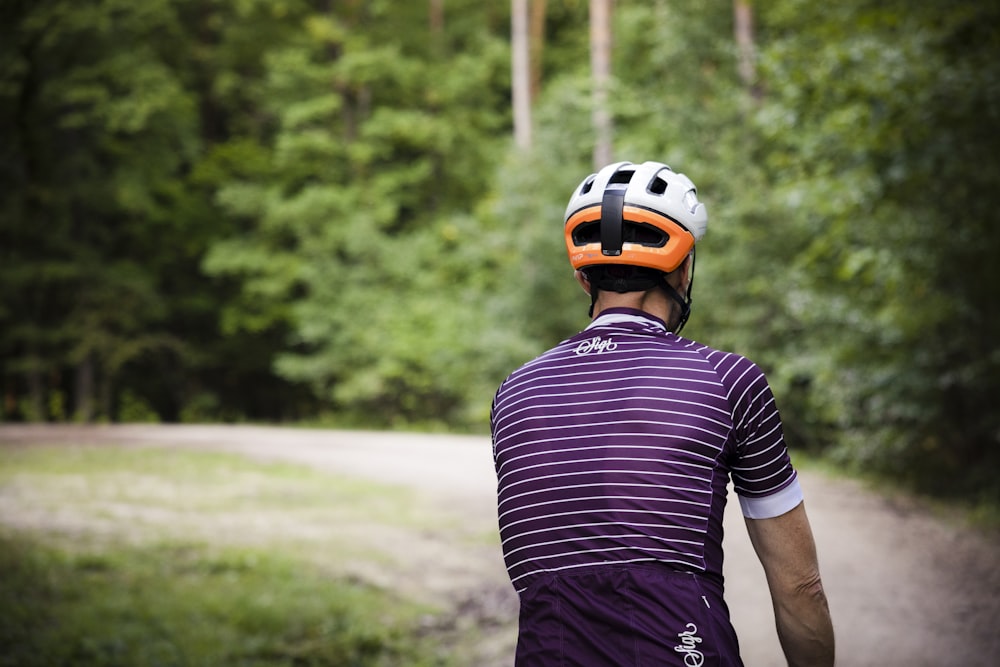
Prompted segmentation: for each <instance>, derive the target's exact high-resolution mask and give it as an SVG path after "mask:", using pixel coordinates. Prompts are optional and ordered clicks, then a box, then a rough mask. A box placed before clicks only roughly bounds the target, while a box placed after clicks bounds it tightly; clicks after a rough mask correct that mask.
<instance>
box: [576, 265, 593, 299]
mask: <svg viewBox="0 0 1000 667" xmlns="http://www.w3.org/2000/svg"><path fill="white" fill-rule="evenodd" d="M573 277H574V278H576V282H578V283H580V287H582V288H583V291H584V292H586V293H587V294H588V295H589V294H590V280H589V279H588V278H587V274H586V273H584V272H583V271H580V270H579V269H577V270H576V271H574V272H573Z"/></svg>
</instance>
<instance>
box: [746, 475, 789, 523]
mask: <svg viewBox="0 0 1000 667" xmlns="http://www.w3.org/2000/svg"><path fill="white" fill-rule="evenodd" d="M737 497H738V498H739V499H740V508H742V510H743V516H745V517H746V518H748V519H771V518H774V517H776V516H781V515H782V514H784V513H786V512H790V511H792V510H793V509H795V508H796V507H798V506H799V503H801V502H802V487H801V486H799V479H798V477H796V478H795V479H793V480H792V483H791V484H789V485H788V486H786V487H785V488H783V489H782V490H781V491H778V492H777V493H774V494H771V495H770V496H764V497H763V498H744V497H743V496H737Z"/></svg>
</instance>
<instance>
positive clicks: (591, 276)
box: [584, 251, 694, 333]
mask: <svg viewBox="0 0 1000 667" xmlns="http://www.w3.org/2000/svg"><path fill="white" fill-rule="evenodd" d="M584 273H586V275H587V280H588V281H589V282H590V310H589V311H587V315H588V316H589V317H591V318H593V317H594V308H595V307H596V305H597V297H598V296H599V295H600V292H601V290H604V291H607V292H618V293H624V292H644V291H646V290H649V289H652V288H653V287H659V288H660V289H662V290H663V291H664V292H666V294H667V296H669V297H670V298H671V299H672V300H673V301H674V302H675V303H676V304H677V305H678V306H679V307H680V316H679V317H678V318H677V323H676V324H675V325H674V326H673V327H671V326H669V323H668V329H670V331H673V332H674V333H680V331H681V329H683V328H684V325H685V324H687V321H688V317H690V315H691V288H692V286H693V285H694V251H692V252H691V268H690V269H689V271H688V288H687V294H686V295H685V296H683V297H682V296H681V295H680V293H679V292H678V291H677V289H676V288H674V286H673V285H671V284H670V283H669V282H668V281H667V275H668V274H666V273H663V272H661V271H653V270H651V269H642V268H639V267H635V266H614V267H610V266H608V267H591V268H588V269H584Z"/></svg>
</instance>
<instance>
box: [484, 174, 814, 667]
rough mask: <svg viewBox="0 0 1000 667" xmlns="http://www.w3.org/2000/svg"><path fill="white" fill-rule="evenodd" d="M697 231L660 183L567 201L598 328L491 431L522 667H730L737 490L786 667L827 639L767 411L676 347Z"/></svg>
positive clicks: (526, 377)
mask: <svg viewBox="0 0 1000 667" xmlns="http://www.w3.org/2000/svg"><path fill="white" fill-rule="evenodd" d="M707 224H708V216H707V212H706V210H705V206H704V204H702V203H700V202H699V201H698V198H697V191H696V189H695V186H694V184H693V183H692V182H691V181H690V180H689V179H688V178H687V177H686V176H684V175H683V174H680V173H675V172H674V171H672V170H671V169H670V167H668V166H667V165H665V164H661V163H658V162H645V163H643V164H638V165H637V164H632V163H629V162H619V163H615V164H611V165H608V166H606V167H604V168H603V169H601V170H600V171H599V172H598V173H596V174H592V175H590V176H588V177H587V178H586V179H584V180H583V182H582V183H581V184H580V185H579V187H577V189H576V191H575V192H574V193H573V195H572V197H571V199H570V201H569V205H568V206H567V209H566V215H565V230H564V232H565V239H566V247H567V250H568V253H569V259H570V263H571V264H572V266H573V268H574V269H575V276H576V279H577V281H578V282H579V283H580V285H581V286H582V287H583V289H584V290H585V291H586V292H587V293H588V294H589V295H590V298H591V316H592V322H591V323H590V325H589V326H588V327H587V328H586V329H585V330H583V331H581V332H580V333H578V334H576V335H575V336H573V337H571V338H569V339H567V340H565V341H563V342H562V343H560V344H559V345H557V346H556V347H555V348H553V349H551V350H549V351H548V352H546V353H544V354H542V355H541V356H540V357H538V358H536V359H534V360H533V361H531V362H529V363H527V364H525V365H524V366H522V367H521V368H519V369H518V370H516V371H515V372H514V373H512V374H511V375H510V376H509V377H508V378H507V379H506V380H505V381H504V382H503V383H502V384H501V386H500V388H499V389H498V391H497V394H496V397H495V399H494V402H493V406H492V412H491V432H492V438H493V453H494V460H495V464H496V472H497V480H498V484H497V489H498V497H497V507H498V519H499V528H500V536H501V540H502V545H503V552H504V559H505V562H506V565H507V569H508V572H509V574H510V578H511V582H512V583H513V585H514V587H515V589H516V590H517V592H518V595H519V598H520V621H519V632H518V642H517V649H516V662H515V664H516V665H517V666H518V667H531V666H536V665H537V666H544V667H548V666H550V665H564V666H569V665H580V666H586V667H592V666H597V665H609V666H610V665H686V666H690V665H694V666H708V665H742V661H741V659H740V656H739V646H738V641H737V637H736V633H735V631H734V629H733V627H732V624H731V622H730V620H729V611H728V608H727V607H726V603H725V601H724V598H723V576H722V560H723V552H722V532H723V529H722V519H723V509H724V507H725V504H726V488H727V483H728V481H729V480H730V478H731V479H732V482H733V486H734V488H735V490H736V493H737V496H738V498H739V502H740V505H741V509H742V512H743V515H744V517H745V519H746V525H747V529H748V531H749V534H750V538H751V541H752V543H753V545H754V548H755V549H756V552H757V555H758V557H759V558H760V561H761V563H762V565H763V567H764V571H765V574H766V577H767V581H768V586H769V589H770V592H771V596H772V600H773V603H774V604H773V606H774V613H775V620H776V624H777V629H778V635H779V638H780V641H781V644H782V647H783V649H784V652H785V655H786V657H787V659H788V662H789V664H790V665H832V664H833V655H834V640H833V629H832V623H831V619H830V614H829V610H828V606H827V602H826V598H825V595H824V592H823V586H822V582H821V579H820V575H819V567H818V564H817V557H816V549H815V545H814V541H813V537H812V533H811V529H810V526H809V521H808V519H807V517H806V513H805V509H804V505H803V496H802V490H801V488H800V486H799V482H798V479H797V476H796V472H795V470H794V469H793V467H792V465H791V462H790V460H789V458H788V454H787V451H786V448H785V444H784V441H783V438H782V430H781V421H780V417H779V415H778V412H777V409H776V407H775V404H774V398H773V395H772V393H771V390H770V388H769V386H768V383H767V380H766V378H765V376H764V374H763V373H762V372H761V370H760V369H759V368H758V367H757V366H756V365H755V364H753V363H752V362H751V361H749V360H748V359H746V358H744V357H742V356H740V355H737V354H733V353H727V352H722V351H718V350H715V349H712V348H709V347H707V346H705V345H702V344H700V343H696V342H694V341H692V340H689V339H686V338H683V337H681V336H680V335H678V334H679V332H680V330H681V328H682V327H683V326H684V323H685V322H686V321H687V318H688V314H689V313H690V306H691V284H692V280H693V274H694V247H695V243H696V242H697V241H699V240H701V238H702V237H703V236H704V234H705V231H706V228H707Z"/></svg>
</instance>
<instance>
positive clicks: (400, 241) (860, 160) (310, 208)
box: [0, 0, 1000, 502]
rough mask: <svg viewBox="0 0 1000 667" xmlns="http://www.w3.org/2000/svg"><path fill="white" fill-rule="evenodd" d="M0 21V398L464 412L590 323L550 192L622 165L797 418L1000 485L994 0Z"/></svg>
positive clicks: (2, 0)
mask: <svg viewBox="0 0 1000 667" xmlns="http://www.w3.org/2000/svg"><path fill="white" fill-rule="evenodd" d="M592 5H595V6H603V7H604V8H605V9H607V10H609V11H608V13H607V14H606V15H605V14H602V15H597V14H595V13H594V12H593V8H592ZM0 31H2V32H0V188H2V199H0V384H2V405H0V420H4V421H78V422H102V421H168V422H177V421H181V422H203V421H255V422H294V423H322V424H328V425H338V426H360V427H370V428H421V429H449V430H473V431H480V432H481V431H483V430H484V429H485V427H486V423H487V419H488V411H489V405H490V400H491V398H492V394H493V391H494V389H495V387H496V385H497V384H498V383H499V381H500V380H501V379H502V378H503V377H504V376H505V375H506V373H508V372H509V371H510V370H512V369H513V368H514V367H515V366H516V365H517V364H519V363H521V362H523V361H525V360H526V359H528V358H530V357H532V356H534V355H535V354H537V353H539V352H541V351H542V350H543V349H545V348H547V347H548V346H550V345H552V344H554V343H555V342H557V341H558V340H560V339H562V338H564V337H566V336H568V335H570V334H572V333H575V332H576V331H577V330H578V329H580V328H581V327H583V326H584V325H585V324H586V311H587V299H586V297H585V296H584V295H583V294H582V293H580V292H579V288H578V287H577V286H576V285H575V283H574V281H573V280H572V279H571V274H570V269H569V265H568V261H567V260H566V257H565V255H564V250H563V246H562V229H561V222H562V212H563V208H564V206H565V202H566V200H567V198H568V196H569V194H570V192H571V191H572V189H573V187H574V186H575V185H576V184H577V183H578V182H579V181H580V180H581V179H582V178H583V177H584V176H585V175H586V174H587V173H589V172H590V171H591V170H592V168H593V166H594V162H595V159H598V160H599V158H600V157H601V156H607V157H610V158H613V159H627V160H631V161H643V160H647V159H652V160H658V161H663V162H666V163H668V164H670V165H671V166H673V167H674V168H675V169H676V170H678V171H683V172H684V173H686V174H687V175H688V176H690V177H691V178H692V180H694V182H695V183H696V184H697V185H698V187H699V194H700V197H701V199H702V200H703V201H705V202H706V204H707V207H708V210H709V216H710V222H709V232H708V235H707V237H706V239H705V241H704V242H703V244H701V245H700V246H699V248H700V252H699V264H698V271H697V282H696V285H695V291H694V296H695V310H694V315H693V317H692V320H691V323H690V324H689V325H688V328H687V329H686V330H685V335H688V336H690V337H692V338H695V339H698V340H701V341H703V342H705V343H708V344H710V345H713V346H715V347H721V348H724V349H730V350H734V351H737V352H740V353H742V354H745V355H747V356H749V357H751V358H752V359H754V360H755V361H757V362H758V363H759V364H760V365H761V366H762V367H763V368H764V369H765V370H766V371H767V372H768V373H769V374H770V378H771V380H772V383H773V385H774V389H775V393H776V394H777V396H778V401H779V406H780V407H781V408H782V412H783V415H784V417H785V419H786V422H787V431H788V437H789V441H790V444H791V446H792V447H793V448H799V449H805V450H810V451H812V452H815V453H819V454H822V455H823V456H825V457H828V458H829V459H830V460H832V461H834V462H836V463H838V464H841V465H844V466H848V467H852V468H854V469H857V470H865V471H872V472H876V473H878V474H882V475H886V476H888V477H891V478H894V479H896V480H899V481H901V482H904V483H908V484H910V485H913V486H914V487H916V488H918V489H921V490H923V491H928V492H933V493H939V494H958V495H962V496H964V497H967V498H973V499H978V500H981V501H982V500H985V501H993V502H996V501H998V499H1000V478H998V476H997V472H998V470H1000V466H998V463H1000V454H998V452H1000V442H998V441H1000V409H998V407H997V401H998V399H1000V345H998V340H1000V308H998V298H997V296H998V287H1000V261H998V259H997V252H998V251H1000V214H998V211H1000V159H998V156H1000V5H998V4H997V3H988V2H976V1H967V2H961V1H955V0H919V1H916V2H913V1H906V2H904V1H903V0H842V1H841V2H837V3H817V2H813V1H811V0H773V1H770V2H766V3H764V2H760V3H751V2H749V0H735V1H733V0H726V1H723V0H718V1H713V0H708V1H706V0H697V1H696V0H617V2H614V3H611V2H610V0H604V2H601V1H600V0H593V1H592V2H588V1H587V0H532V1H531V2H530V3H529V2H527V1H526V0H514V1H513V2H510V3H508V2H480V1H479V0H406V1H402V0H400V1H391V0H368V1H364V0H344V1H342V2H333V1H332V0H142V1H141V2H135V1H133V0H91V1H88V2H80V1H78V0H0ZM602 40H603V41H602ZM608 40H610V41H608ZM602 44H603V46H602ZM602 53H603V54H606V55H608V57H609V60H607V62H606V63H605V62H602V58H601V54H602ZM512 63H513V65H512Z"/></svg>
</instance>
